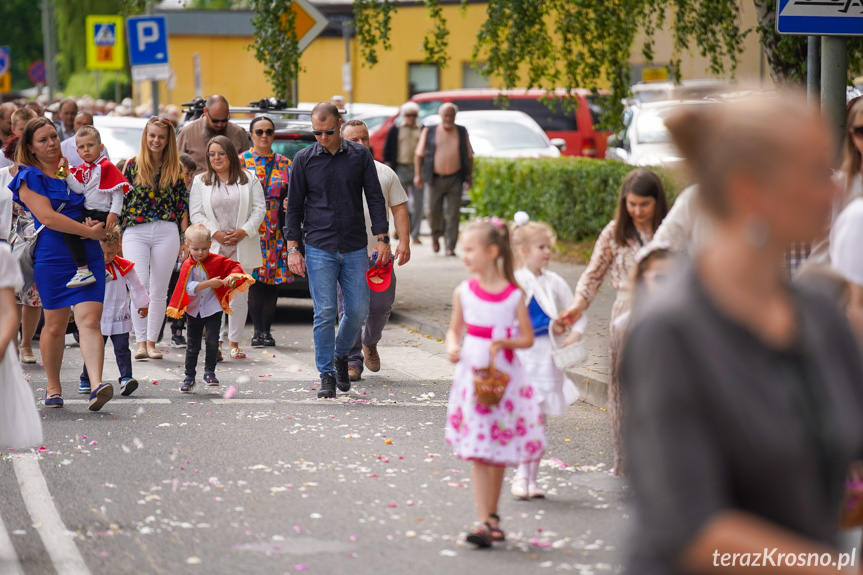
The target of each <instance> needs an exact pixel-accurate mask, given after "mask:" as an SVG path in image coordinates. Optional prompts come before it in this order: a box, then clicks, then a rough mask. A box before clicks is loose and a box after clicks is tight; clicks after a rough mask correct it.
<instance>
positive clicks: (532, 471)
mask: <svg viewBox="0 0 863 575" xmlns="http://www.w3.org/2000/svg"><path fill="white" fill-rule="evenodd" d="M537 475H539V460H538V459H537V460H536V461H528V462H526V463H521V464H519V466H518V472H516V477H524V478H526V479H527V482H528V484H531V483H536V477H537Z"/></svg>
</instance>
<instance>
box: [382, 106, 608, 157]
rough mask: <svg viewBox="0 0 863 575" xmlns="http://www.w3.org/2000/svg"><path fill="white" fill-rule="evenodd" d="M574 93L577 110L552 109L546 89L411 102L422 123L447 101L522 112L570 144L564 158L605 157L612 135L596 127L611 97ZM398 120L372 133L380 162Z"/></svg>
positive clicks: (463, 107) (394, 117) (465, 107)
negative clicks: (501, 98)
mask: <svg viewBox="0 0 863 575" xmlns="http://www.w3.org/2000/svg"><path fill="white" fill-rule="evenodd" d="M572 94H573V95H574V96H575V97H576V98H577V99H578V103H577V106H576V107H575V109H574V110H572V109H566V108H565V107H564V106H562V105H559V104H558V105H555V106H553V107H552V108H549V107H548V106H547V105H546V103H545V102H544V101H543V98H544V97H545V96H546V92H545V90H523V89H518V90H494V89H482V90H447V91H443V92H425V93H422V94H417V95H416V96H414V97H413V98H411V101H413V102H416V103H417V105H418V106H419V107H420V121H421V122H422V120H423V118H425V117H426V116H430V115H432V114H437V111H438V108H440V106H441V104H443V103H445V102H453V103H454V104H455V105H456V106H458V109H459V110H463V111H467V110H501V109H509V110H519V111H521V112H524V113H526V114H527V115H529V116H530V117H532V118H533V119H534V120H536V123H537V124H539V125H540V127H541V128H542V129H543V130H545V133H546V134H547V135H548V137H549V138H563V139H564V140H565V141H566V148H564V149H563V155H565V156H585V157H588V158H605V148H606V141H607V140H608V137H609V136H610V135H611V132H605V131H598V130H597V129H596V126H597V124H598V123H599V118H600V116H601V115H602V112H603V108H602V100H603V98H607V97H608V95H607V94H605V93H600V94H599V95H595V94H592V93H591V92H590V91H589V90H574V91H573V92H572ZM500 95H505V96H507V97H508V98H509V103H508V105H506V107H504V105H502V103H498V102H496V98H497V97H498V96H500ZM555 96H556V97H558V98H561V99H562V98H569V97H570V96H569V94H568V93H567V92H566V91H565V90H557V91H556V92H555ZM398 117H399V116H398V115H396V116H393V117H392V118H390V119H389V120H387V121H386V122H384V123H383V124H382V125H381V126H380V128H378V129H377V130H375V131H374V132H373V133H372V134H371V144H372V150H373V151H374V154H375V158H376V159H378V160H380V161H383V151H384V142H385V141H386V138H387V133H388V132H389V131H390V128H392V127H393V125H395V124H396V122H397V121H398ZM456 122H458V118H456Z"/></svg>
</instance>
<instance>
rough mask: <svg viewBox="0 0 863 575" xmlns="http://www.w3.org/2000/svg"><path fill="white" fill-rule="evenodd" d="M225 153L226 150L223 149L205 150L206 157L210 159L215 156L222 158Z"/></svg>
mask: <svg viewBox="0 0 863 575" xmlns="http://www.w3.org/2000/svg"><path fill="white" fill-rule="evenodd" d="M227 155H228V153H227V152H225V151H222V152H207V157H208V158H210V159H211V160H212V159H215V158H224V157H225V156H227Z"/></svg>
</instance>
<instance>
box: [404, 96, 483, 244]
mask: <svg viewBox="0 0 863 575" xmlns="http://www.w3.org/2000/svg"><path fill="white" fill-rule="evenodd" d="M457 113H458V108H457V107H456V105H455V104H453V103H451V102H447V103H446V104H443V105H442V106H441V107H440V109H439V110H438V114H440V123H439V124H437V125H436V126H430V127H426V128H423V131H422V134H421V135H420V141H419V143H418V144H417V149H416V151H415V152H414V154H415V156H416V157H415V164H414V186H416V187H417V188H421V187H423V185H428V187H429V224H430V225H431V232H432V233H431V235H432V251H434V252H435V253H437V252H439V251H440V242H439V238H440V237H441V236H444V238H445V241H446V255H448V256H454V255H455V245H456V243H457V242H458V226H459V222H460V221H461V195H462V192H463V191H464V190H465V188H470V187H471V186H472V185H473V148H472V147H471V145H470V136H469V135H468V133H467V129H466V128H465V127H464V126H458V125H456V123H455V116H456V114H457ZM444 206H446V207H444ZM444 210H446V211H444Z"/></svg>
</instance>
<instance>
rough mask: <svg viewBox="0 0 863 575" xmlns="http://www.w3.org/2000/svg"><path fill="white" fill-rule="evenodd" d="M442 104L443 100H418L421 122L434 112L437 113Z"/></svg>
mask: <svg viewBox="0 0 863 575" xmlns="http://www.w3.org/2000/svg"><path fill="white" fill-rule="evenodd" d="M441 104H443V100H426V101H425V102H417V106H419V107H420V122H422V121H423V120H424V119H425V118H427V117H428V116H431V115H432V114H437V112H438V109H439V108H440V107H441Z"/></svg>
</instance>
